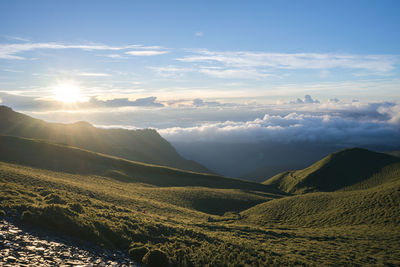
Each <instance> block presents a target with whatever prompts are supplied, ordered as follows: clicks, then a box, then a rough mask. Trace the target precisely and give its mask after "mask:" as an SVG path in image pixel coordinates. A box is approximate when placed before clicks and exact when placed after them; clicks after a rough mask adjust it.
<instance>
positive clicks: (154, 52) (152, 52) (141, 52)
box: [125, 50, 169, 56]
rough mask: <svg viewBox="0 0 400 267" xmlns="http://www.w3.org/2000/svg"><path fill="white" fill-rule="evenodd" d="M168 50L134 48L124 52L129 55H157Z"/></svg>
mask: <svg viewBox="0 0 400 267" xmlns="http://www.w3.org/2000/svg"><path fill="white" fill-rule="evenodd" d="M167 53H169V51H165V50H164V51H162V50H136V51H128V52H125V54H127V55H131V56H157V55H162V54H167Z"/></svg>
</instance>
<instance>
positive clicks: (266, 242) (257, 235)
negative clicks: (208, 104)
mask: <svg viewBox="0 0 400 267" xmlns="http://www.w3.org/2000/svg"><path fill="white" fill-rule="evenodd" d="M393 188H394V189H393V190H395V189H396V188H395V187H393ZM202 190H205V191H204V192H202ZM357 192H358V191H357ZM360 192H362V190H360ZM368 192H370V194H373V190H371V189H370V191H368ZM352 193H353V192H335V193H314V194H310V195H315V194H352ZM207 194H214V195H215V196H218V198H217V199H216V200H215V202H213V203H206V204H205V205H204V207H203V208H200V209H199V208H198V206H197V205H198V204H196V203H195V202H193V201H194V200H196V199H197V198H198V197H200V198H201V195H204V196H206V195H207ZM244 194H249V195H247V196H245V195H244ZM254 195H256V196H257V197H263V195H262V194H254ZM306 196H307V195H302V196H294V197H285V198H282V199H277V200H271V201H269V202H267V203H264V204H259V205H257V206H255V207H261V206H263V205H266V204H268V203H273V202H278V201H290V200H291V199H293V200H297V198H299V197H306ZM362 196H364V195H362ZM220 198H226V199H229V198H230V199H236V201H244V203H246V202H247V201H248V199H249V198H250V199H251V198H252V197H251V195H250V193H249V192H246V191H244V192H241V191H240V190H233V189H211V188H205V187H157V186H153V185H148V184H141V183H126V182H123V181H118V180H115V179H113V178H110V177H101V176H98V175H79V174H71V173H65V172H55V171H50V170H44V169H38V168H32V167H26V166H21V165H17V164H10V163H0V199H1V201H0V210H3V211H5V212H6V213H7V215H9V216H14V217H19V218H21V219H22V221H23V222H24V223H30V224H34V225H37V226H40V227H44V228H48V229H53V230H55V231H58V232H61V233H65V234H69V235H73V236H77V237H79V238H84V239H86V240H89V241H92V242H95V243H97V244H100V245H103V246H107V247H119V248H122V249H128V248H143V247H144V248H146V251H154V250H161V251H163V252H164V253H166V255H167V256H168V258H169V260H170V261H171V263H173V264H174V265H177V266H240V265H241V266H257V265H258V266H273V265H276V266H282V265H285V266H295V265H348V264H349V262H351V263H352V264H354V265H365V264H381V265H384V264H386V265H390V264H392V265H398V264H399V263H400V262H399V259H400V257H399V256H400V253H399V251H400V250H399V242H398V241H399V238H400V233H399V230H398V226H397V225H395V224H392V223H385V222H382V223H378V221H377V222H376V223H372V224H365V223H360V224H351V223H349V224H346V223H344V222H343V223H342V224H335V223H329V224H312V223H310V224H302V223H298V224H292V225H289V224H288V223H287V222H285V221H284V220H283V219H282V218H281V220H274V221H271V220H269V221H267V222H264V223H262V224H260V223H256V224H255V223H254V222H252V221H250V220H249V218H246V217H245V218H244V219H242V220H237V219H235V218H233V219H232V218H231V217H227V216H230V215H225V216H224V215H215V214H211V213H207V212H205V211H202V209H204V208H206V207H210V205H211V206H212V204H216V203H218V202H219V201H220ZM211 199H212V198H211ZM349 199H350V196H349ZM266 200H269V199H267V198H266ZM393 200H394V201H395V202H394V204H397V207H398V202H396V201H398V200H397V199H393ZM209 201H211V200H209ZM256 202H257V201H256ZM312 202H313V201H312ZM290 203H292V202H290ZM332 205H334V204H332ZM233 206H236V204H235V205H233ZM252 209H254V208H250V209H249V210H247V211H243V212H241V214H242V215H244V216H247V214H248V213H249V212H250V211H251V210H252ZM397 209H398V208H397ZM349 210H350V211H351V210H352V209H349ZM211 211H212V210H211ZM389 211H390V212H392V211H391V210H389ZM389 211H388V212H389ZM264 212H265V211H260V210H258V211H257V213H264ZM291 212H292V216H293V217H296V216H298V215H299V213H298V212H297V213H296V212H294V211H291ZM218 213H219V214H222V210H219V211H218ZM210 216H212V217H213V218H215V221H216V222H208V220H207V219H208V217H210ZM287 216H288V218H289V217H292V216H289V214H288V215H287ZM393 216H396V213H395V214H393ZM229 219H230V220H229ZM299 220H300V219H299Z"/></svg>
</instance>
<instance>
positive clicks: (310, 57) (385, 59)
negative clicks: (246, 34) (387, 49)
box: [177, 50, 398, 72]
mask: <svg viewBox="0 0 400 267" xmlns="http://www.w3.org/2000/svg"><path fill="white" fill-rule="evenodd" d="M177 60H179V61H182V62H191V63H208V64H216V63H219V64H222V65H224V66H230V67H263V68H268V69H288V70H290V69H318V70H326V69H333V68H345V69H361V70H368V71H374V72H388V71H391V70H393V69H394V68H395V64H396V63H397V62H398V56H391V55H352V54H335V53H326V54H322V53H265V52H250V51H240V52H233V51H222V52H215V51H209V50H195V51H193V54H192V55H188V56H184V57H182V58H178V59H177Z"/></svg>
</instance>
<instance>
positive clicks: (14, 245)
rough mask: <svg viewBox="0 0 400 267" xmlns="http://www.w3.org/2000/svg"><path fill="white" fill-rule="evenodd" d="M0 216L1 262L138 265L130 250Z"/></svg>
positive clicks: (50, 264) (49, 264) (1, 264)
mask: <svg viewBox="0 0 400 267" xmlns="http://www.w3.org/2000/svg"><path fill="white" fill-rule="evenodd" d="M82 246H83V245H82V243H81V242H79V243H78V242H76V241H74V240H73V239H71V238H68V237H62V238H60V237H55V236H53V235H51V234H49V233H48V232H45V231H42V230H30V231H29V232H27V231H25V230H21V229H20V228H18V227H17V226H15V225H14V224H12V223H10V222H7V221H5V220H0V266H35V265H38V266H43V265H45V266H63V265H64V266H137V265H136V264H135V262H134V261H132V260H131V259H130V258H129V257H128V256H127V255H126V253H124V252H122V251H114V250H106V249H103V248H100V247H97V246H94V245H89V244H88V245H85V247H82Z"/></svg>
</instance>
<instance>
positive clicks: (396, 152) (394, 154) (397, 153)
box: [387, 150, 400, 157]
mask: <svg viewBox="0 0 400 267" xmlns="http://www.w3.org/2000/svg"><path fill="white" fill-rule="evenodd" d="M387 154H389V155H392V156H395V157H400V150H396V151H391V152H389V153H387Z"/></svg>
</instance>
